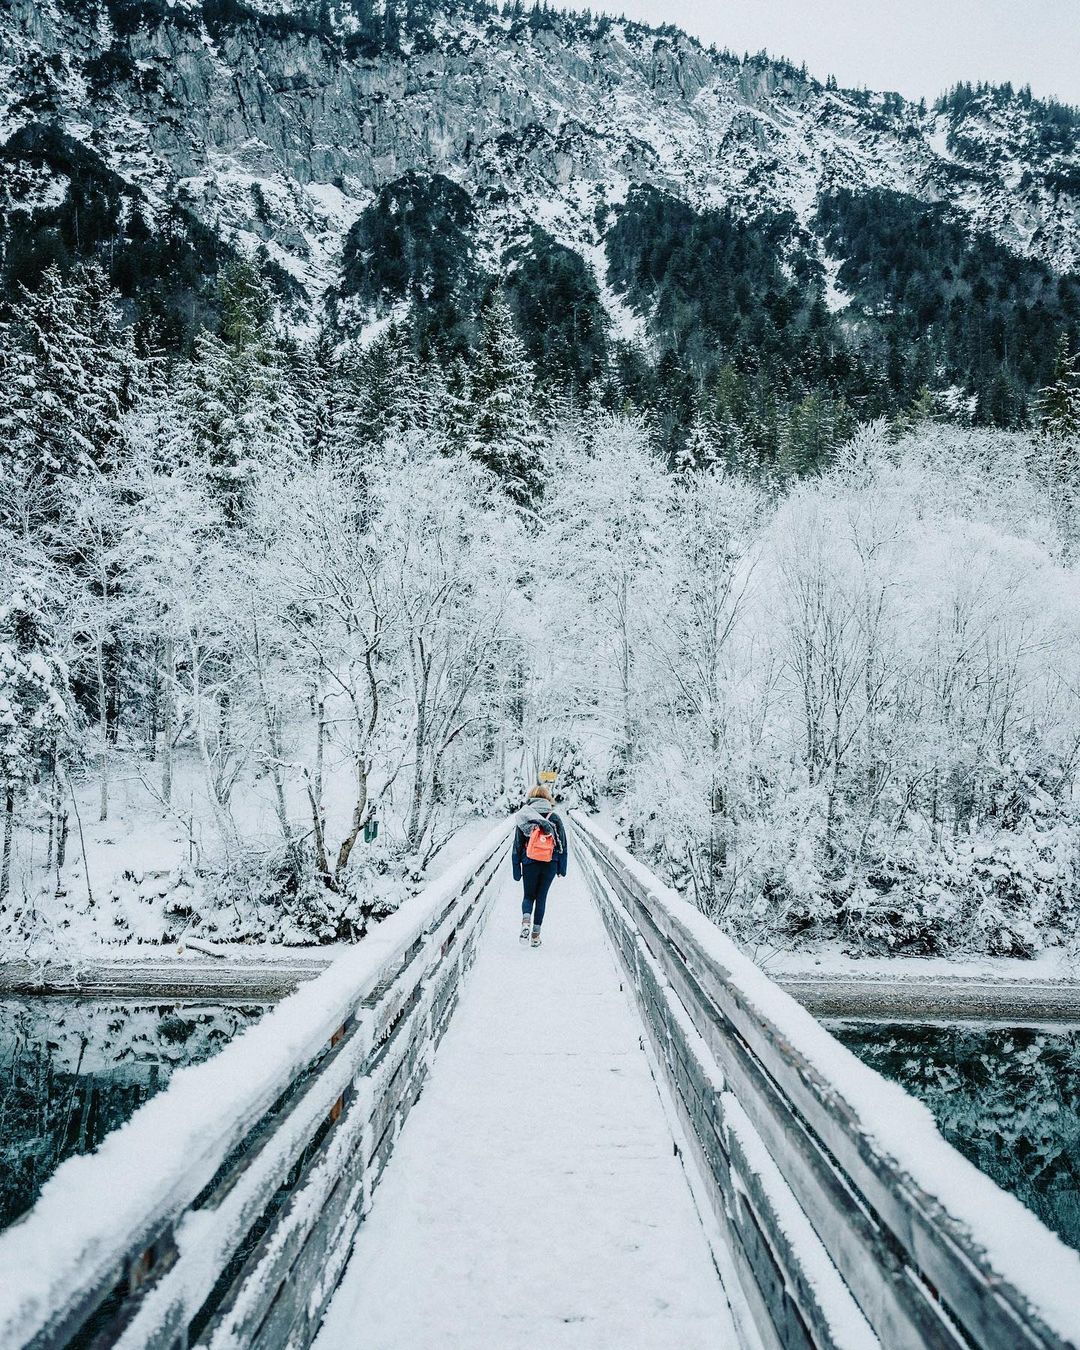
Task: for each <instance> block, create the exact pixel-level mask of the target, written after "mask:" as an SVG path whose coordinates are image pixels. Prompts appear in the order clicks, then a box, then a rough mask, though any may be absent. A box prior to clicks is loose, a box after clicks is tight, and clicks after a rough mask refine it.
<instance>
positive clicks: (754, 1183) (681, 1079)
mask: <svg viewBox="0 0 1080 1350" xmlns="http://www.w3.org/2000/svg"><path fill="white" fill-rule="evenodd" d="M637 970H638V973H639V975H640V976H641V978H642V982H643V984H644V985H645V986H646V987H647V988H648V990H649V991H650V993H649V997H650V999H651V1001H652V1002H653V1005H654V1014H653V1020H655V1022H656V1023H658V1024H660V1023H662V1027H663V1030H662V1033H661V1032H658V1040H659V1047H662V1049H663V1051H664V1053H665V1055H666V1060H667V1064H666V1067H667V1070H668V1076H669V1082H670V1084H671V1086H672V1087H673V1089H674V1091H675V1094H676V1096H677V1097H678V1098H679V1099H680V1100H681V1104H682V1106H683V1108H684V1111H685V1113H686V1118H687V1120H688V1124H689V1128H690V1130H691V1131H692V1132H693V1133H694V1134H697V1135H698V1138H699V1140H700V1139H701V1138H702V1135H701V1130H700V1127H699V1126H698V1124H697V1122H696V1121H695V1111H694V1105H695V1103H696V1102H697V1101H698V1100H699V1094H702V1095H703V1094H705V1093H708V1094H710V1095H712V1096H713V1097H716V1095H717V1094H716V1092H715V1090H714V1089H713V1087H712V1084H711V1082H710V1079H709V1074H708V1072H707V1071H706V1069H705V1066H704V1065H703V1064H702V1062H701V1060H700V1058H699V1056H698V1053H697V1051H696V1049H695V1048H694V1047H692V1046H691V1044H690V1042H689V1040H688V1038H687V1034H686V1031H685V1029H684V1028H683V1026H682V1024H681V1022H680V1020H679V1019H678V1018H677V1017H675V1016H674V1015H673V1013H672V1011H671V1004H670V1001H669V991H667V990H665V989H663V988H662V986H661V980H662V978H663V977H662V975H661V973H660V970H659V969H658V968H657V967H656V966H655V964H654V963H653V962H652V961H651V960H650V959H649V958H648V957H647V956H639V959H638V963H637ZM717 1142H718V1143H719V1144H720V1146H721V1147H720V1149H719V1150H713V1151H712V1152H713V1154H714V1155H715V1153H716V1152H719V1153H721V1154H722V1155H724V1156H726V1158H727V1159H728V1160H729V1166H730V1167H734V1168H735V1170H736V1171H737V1172H738V1175H739V1190H740V1191H741V1193H742V1195H743V1197H744V1201H745V1203H746V1204H748V1205H749V1210H748V1215H749V1217H745V1216H744V1219H745V1223H751V1224H752V1228H753V1233H751V1232H750V1231H749V1229H747V1230H746V1231H744V1232H743V1245H744V1248H745V1249H746V1250H747V1254H748V1258H749V1260H750V1263H751V1265H752V1266H753V1267H754V1269H755V1270H756V1271H757V1274H758V1277H759V1282H763V1283H762V1292H763V1294H764V1295H765V1299H766V1302H767V1304H768V1305H769V1307H770V1310H771V1315H772V1316H773V1317H774V1319H775V1320H776V1325H777V1330H778V1332H779V1335H780V1339H781V1342H782V1343H783V1344H784V1345H785V1346H792V1347H795V1346H805V1345H815V1346H822V1347H825V1346H831V1345H833V1344H834V1343H835V1342H834V1335H833V1331H832V1327H831V1325H830V1322H829V1316H828V1313H827V1312H826V1310H825V1309H824V1308H823V1307H822V1306H821V1304H820V1302H819V1299H818V1295H817V1287H816V1284H815V1283H814V1282H813V1281H810V1280H808V1279H807V1277H806V1275H805V1272H804V1266H803V1260H804V1256H808V1255H809V1253H801V1252H799V1251H796V1250H795V1249H794V1248H793V1246H792V1245H791V1243H790V1242H789V1240H788V1238H787V1234H786V1230H785V1228H784V1225H783V1223H782V1221H781V1220H780V1219H779V1217H778V1215H777V1212H776V1210H775V1208H774V1205H773V1202H772V1199H771V1197H770V1196H769V1195H768V1194H767V1193H766V1192H765V1190H764V1189H763V1186H762V1182H761V1179H760V1177H759V1176H758V1175H757V1173H756V1172H754V1171H753V1169H751V1168H750V1166H749V1164H748V1163H747V1161H746V1158H745V1156H744V1155H743V1153H742V1150H741V1148H738V1147H735V1148H733V1147H731V1145H730V1144H729V1143H728V1142H727V1141H726V1140H725V1138H724V1137H723V1136H718V1138H717ZM736 1143H737V1141H736ZM714 1176H715V1173H714ZM851 1311H852V1314H853V1315H854V1316H856V1317H857V1316H858V1312H857V1309H856V1307H855V1305H854V1301H852V1308H851ZM890 1350H892V1348H891V1347H890Z"/></svg>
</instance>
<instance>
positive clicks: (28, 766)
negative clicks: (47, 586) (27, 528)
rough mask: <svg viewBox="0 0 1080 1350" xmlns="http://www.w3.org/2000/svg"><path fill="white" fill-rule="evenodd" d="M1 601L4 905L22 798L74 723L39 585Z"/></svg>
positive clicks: (25, 584)
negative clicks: (17, 805) (70, 723)
mask: <svg viewBox="0 0 1080 1350" xmlns="http://www.w3.org/2000/svg"><path fill="white" fill-rule="evenodd" d="M6 590H7V593H6V594H5V595H3V596H0V792H2V794H3V795H2V798H0V808H2V810H3V819H4V826H3V846H2V847H3V854H2V860H0V902H2V901H3V900H4V898H5V896H6V895H7V893H8V890H9V889H10V885H11V860H12V841H13V834H14V818H15V805H16V801H17V799H18V797H20V796H21V795H22V794H23V793H25V792H26V791H27V789H28V788H29V787H30V786H31V785H32V784H33V783H35V782H36V781H37V780H38V778H39V777H40V775H41V773H42V770H43V769H44V768H45V767H46V765H47V764H48V763H49V762H50V760H52V761H53V762H55V756H56V754H57V750H58V747H59V742H60V740H61V737H62V735H63V733H64V731H65V730H66V728H67V726H68V724H69V721H70V707H71V692H70V688H69V682H68V673H67V669H66V667H65V666H64V663H63V662H62V661H61V660H60V658H59V655H58V653H57V641H56V636H55V633H54V629H53V623H52V619H51V616H50V613H49V607H48V605H47V603H46V597H45V594H44V591H43V589H42V586H41V583H40V581H39V580H38V579H37V578H36V577H33V576H31V575H30V574H29V573H26V574H16V575H14V576H12V577H11V579H10V583H9V586H8V587H7V588H6Z"/></svg>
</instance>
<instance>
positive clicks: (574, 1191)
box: [316, 859, 737, 1350]
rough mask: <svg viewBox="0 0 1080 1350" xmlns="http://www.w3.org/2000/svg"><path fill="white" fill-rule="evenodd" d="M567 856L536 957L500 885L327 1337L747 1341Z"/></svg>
mask: <svg viewBox="0 0 1080 1350" xmlns="http://www.w3.org/2000/svg"><path fill="white" fill-rule="evenodd" d="M574 861H575V860H574V859H572V860H571V876H570V877H569V878H568V879H567V880H565V881H556V883H555V886H554V887H553V891H552V897H551V900H550V901H549V906H548V923H547V936H546V938H545V943H544V946H543V947H542V948H541V949H540V950H539V951H531V950H526V949H523V948H521V947H520V945H519V943H518V940H517V919H516V910H517V907H518V904H519V901H518V895H519V888H518V886H516V885H514V884H512V883H511V882H510V879H509V877H508V878H507V881H506V884H505V885H504V886H503V887H502V888H501V890H500V892H499V894H498V896H497V898H496V901H495V906H494V910H493V912H492V914H491V916H490V918H489V921H488V931H487V932H486V934H485V935H484V937H483V938H482V940H481V944H480V949H479V952H478V955H477V960H476V965H475V967H474V969H473V971H472V973H471V974H470V976H469V978H468V981H467V983H466V987H465V990H464V994H463V998H462V1003H461V1007H460V1008H459V1010H458V1012H457V1013H456V1014H455V1016H454V1018H453V1021H452V1023H451V1026H450V1029H449V1031H448V1032H447V1035H446V1038H445V1040H444V1042H443V1044H442V1046H441V1047H440V1049H439V1051H438V1054H437V1056H436V1059H435V1063H434V1068H433V1071H432V1074H431V1077H430V1079H429V1081H428V1084H427V1086H426V1088H425V1090H424V1093H423V1096H422V1097H421V1099H420V1101H419V1102H418V1103H417V1106H416V1108H415V1110H414V1111H413V1113H412V1114H411V1115H410V1116H409V1118H408V1120H407V1122H406V1123H405V1126H404V1128H403V1130H402V1135H401V1141H400V1143H399V1145H398V1148H397V1150H396V1151H395V1156H394V1163H393V1166H392V1167H391V1168H389V1169H388V1171H387V1174H386V1177H385V1179H384V1181H383V1182H382V1185H381V1186H380V1188H379V1190H378V1192H377V1193H376V1196H375V1201H374V1205H373V1208H372V1211H371V1213H370V1215H369V1216H368V1219H367V1221H366V1222H365V1224H364V1225H363V1227H362V1228H361V1230H360V1234H359V1237H358V1239H357V1244H356V1248H355V1250H354V1253H353V1256H352V1260H351V1262H350V1265H349V1269H348V1271H347V1272H346V1275H345V1279H344V1282H343V1284H342V1285H341V1287H340V1289H339V1290H338V1293H337V1295H336V1296H335V1298H334V1301H333V1303H332V1305H331V1307H330V1311H329V1314H328V1316H327V1319H326V1322H325V1323H324V1326H323V1330H322V1332H321V1333H320V1336H319V1339H318V1341H317V1343H316V1345H317V1350H359V1347H360V1346H372V1347H376V1346H377V1347H378V1348H379V1350H399V1348H400V1350H416V1347H418V1346H435V1345H437V1346H439V1347H445V1350H453V1348H455V1347H456V1348H458V1350H464V1347H469V1350H477V1348H478V1347H482V1346H497V1347H499V1350H515V1348H516V1347H522V1350H524V1347H528V1348H529V1350H560V1348H561V1347H588V1350H607V1347H613V1348H614V1347H618V1348H619V1350H627V1348H628V1347H634V1346H642V1347H646V1346H647V1347H649V1350H667V1347H671V1348H672V1350H674V1348H675V1347H679V1350H696V1348H697V1347H701V1348H702V1350H704V1347H706V1346H707V1347H709V1350H716V1347H718V1346H723V1347H727V1346H735V1345H736V1344H737V1338H736V1334H735V1330H734V1326H733V1323H732V1320H731V1316H730V1313H729V1310H728V1306H727V1302H726V1300H725V1297H724V1293H723V1289H722V1287H721V1284H720V1280H719V1278H718V1276H717V1274H716V1270H715V1267H714V1266H713V1263H712V1259H711V1257H710V1253H709V1249H708V1246H707V1243H706V1240H705V1236H704V1232H703V1229H702V1227H701V1224H700V1221H699V1219H698V1216H697V1212H696V1210H695V1208H694V1204H693V1201H692V1199H691V1196H690V1192H689V1190H688V1187H687V1184H686V1179H685V1177H684V1175H683V1172H682V1169H681V1166H680V1164H679V1161H678V1159H676V1158H675V1157H674V1156H673V1151H672V1142H671V1134H670V1131H669V1129H668V1127H667V1125H666V1122H665V1118H664V1114H663V1110H662V1107H661V1104H660V1100H659V1097H658V1096H657V1092H656V1088H655V1085H654V1084H653V1081H652V1078H651V1076H650V1073H649V1069H648V1065H647V1062H646V1059H645V1056H644V1054H643V1053H642V1051H641V1049H640V1047H639V1042H638V1038H639V1035H640V1025H639V1023H638V1021H637V1019H636V1017H635V1015H634V1012H633V1010H632V1009H631V1007H630V1006H629V1005H628V1003H627V1001H626V998H625V995H624V994H623V993H622V992H621V991H620V988H619V983H618V976H617V973H616V967H615V964H614V960H613V957H612V954H611V952H610V951H609V948H608V945H607V941H606V937H605V934H604V931H603V927H602V925H601V923H600V919H599V916H598V915H597V913H596V910H595V909H594V907H593V904H592V901H591V900H590V898H589V896H588V892H587V890H586V888H585V885H584V883H583V882H582V881H581V880H580V878H579V877H578V876H575V875H574Z"/></svg>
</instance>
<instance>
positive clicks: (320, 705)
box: [314, 673, 326, 833]
mask: <svg viewBox="0 0 1080 1350" xmlns="http://www.w3.org/2000/svg"><path fill="white" fill-rule="evenodd" d="M325 743H326V694H325V693H324V691H323V683H322V675H321V673H320V675H319V688H318V693H317V695H316V699H315V787H314V793H315V808H316V811H317V814H318V818H319V820H320V821H321V823H322V830H323V832H324V833H325V831H326V821H325V820H324V819H323V767H324V762H325V761H324V752H325Z"/></svg>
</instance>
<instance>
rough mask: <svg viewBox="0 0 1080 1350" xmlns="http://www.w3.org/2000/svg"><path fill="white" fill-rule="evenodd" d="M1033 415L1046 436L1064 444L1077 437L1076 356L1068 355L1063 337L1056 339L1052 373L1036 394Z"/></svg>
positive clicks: (1079, 380)
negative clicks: (1063, 441) (1050, 377)
mask: <svg viewBox="0 0 1080 1350" xmlns="http://www.w3.org/2000/svg"><path fill="white" fill-rule="evenodd" d="M1035 414H1036V417H1037V419H1038V425H1039V430H1040V431H1042V432H1043V434H1044V435H1046V436H1051V437H1053V438H1055V439H1057V440H1067V439H1071V438H1073V437H1075V436H1078V435H1080V354H1074V353H1072V352H1070V350H1069V337H1068V334H1067V333H1062V334H1061V336H1060V337H1059V338H1058V344H1057V350H1056V351H1055V353H1054V373H1053V376H1052V379H1051V382H1050V383H1049V384H1048V385H1047V386H1046V387H1045V388H1044V389H1040V390H1039V396H1038V399H1037V400H1036V404H1035Z"/></svg>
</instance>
